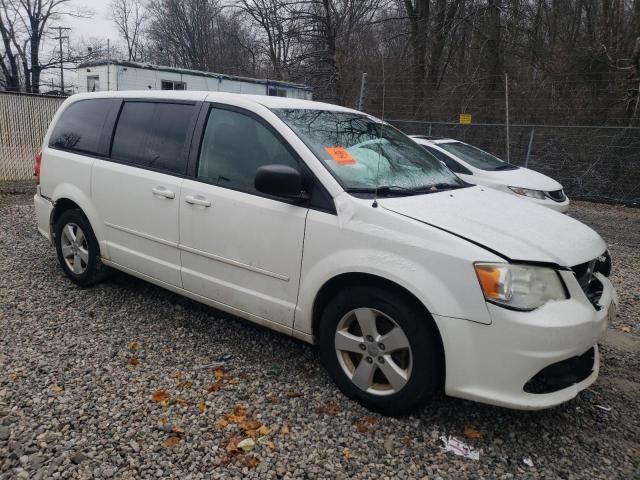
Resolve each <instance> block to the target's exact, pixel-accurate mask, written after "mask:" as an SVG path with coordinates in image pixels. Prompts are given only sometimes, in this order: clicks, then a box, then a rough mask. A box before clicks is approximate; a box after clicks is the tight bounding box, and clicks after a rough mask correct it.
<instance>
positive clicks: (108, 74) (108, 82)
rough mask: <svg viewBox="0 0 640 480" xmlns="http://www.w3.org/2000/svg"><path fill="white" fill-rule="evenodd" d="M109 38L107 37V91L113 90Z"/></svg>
mask: <svg viewBox="0 0 640 480" xmlns="http://www.w3.org/2000/svg"><path fill="white" fill-rule="evenodd" d="M110 47H111V46H110V44H109V39H108V38H107V91H109V90H111V68H110V64H111V48H110Z"/></svg>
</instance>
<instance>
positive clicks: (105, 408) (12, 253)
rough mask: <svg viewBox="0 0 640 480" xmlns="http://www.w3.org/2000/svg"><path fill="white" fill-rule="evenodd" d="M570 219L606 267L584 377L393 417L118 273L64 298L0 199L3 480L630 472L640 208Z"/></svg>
mask: <svg viewBox="0 0 640 480" xmlns="http://www.w3.org/2000/svg"><path fill="white" fill-rule="evenodd" d="M571 213H572V215H573V216H575V217H577V218H580V219H582V220H583V221H585V222H586V223H588V224H590V225H592V226H594V227H595V228H596V229H597V230H598V231H599V232H601V234H602V235H603V236H604V237H605V238H606V240H607V241H608V242H609V243H610V244H611V251H612V254H613V258H614V262H615V265H614V267H615V274H614V276H613V280H614V283H615V284H616V286H617V288H618V291H619V294H620V300H621V307H620V311H619V318H618V320H617V321H616V322H615V324H614V325H612V328H611V329H610V332H609V334H608V336H607V338H606V340H605V342H604V345H603V346H602V353H603V366H602V371H601V377H600V379H599V380H598V382H596V384H595V385H594V386H593V387H592V388H591V389H588V390H586V391H585V392H583V393H582V394H580V395H579V397H578V398H577V399H575V400H573V401H571V402H569V403H567V404H565V405H562V406H560V407H558V408H554V409H550V410H546V411H542V412H518V411H511V410H506V409H501V408H494V407H491V406H486V405H480V404H476V403H472V402H466V401H463V400H456V399H451V398H439V399H437V400H435V401H433V402H432V403H431V404H429V405H428V406H426V407H425V408H424V409H423V410H421V411H419V412H417V413H415V414H414V415H412V416H408V417H404V418H401V419H394V418H384V417H381V416H379V415H372V414H371V413H370V412H368V411H367V410H365V409H364V408H362V407H360V406H359V405H357V404H355V403H353V402H351V401H349V400H347V399H346V398H345V397H343V396H342V395H341V394H340V393H339V392H338V390H337V389H336V388H335V387H334V385H333V384H332V383H331V381H330V379H329V378H328V377H327V374H326V373H325V372H324V370H323V369H322V367H321V366H320V362H319V360H318V355H317V352H316V350H315V349H314V348H313V347H311V346H309V345H307V344H304V343H301V342H298V341H296V340H293V339H290V338H287V337H284V336H282V335H279V334H276V333H274V332H271V331H268V330H265V329H262V328H259V327H257V326H254V325H252V324H250V323H248V322H244V321H241V320H237V319H233V318H228V316H226V315H225V314H221V313H219V312H216V311H214V310H212V309H209V308H207V307H204V306H201V305H199V304H196V303H195V302H191V301H189V300H186V299H183V298H181V297H179V296H177V295H174V294H171V293H169V292H166V291H164V290H161V289H159V288H156V287H154V286H152V285H150V284H147V283H145V282H142V281H140V280H137V279H135V278H133V277H129V276H126V275H123V274H117V275H115V277H114V278H112V279H111V280H109V281H107V282H104V283H102V284H100V285H97V286H95V287H93V288H92V289H88V290H83V289H80V288H77V287H75V286H74V285H72V284H71V283H70V282H69V281H68V280H67V279H66V278H65V277H64V275H63V273H62V270H61V269H60V267H59V266H58V264H57V261H56V258H55V253H54V249H53V248H52V247H51V246H49V245H48V244H47V243H46V241H45V240H44V239H42V238H41V237H40V236H39V235H38V233H37V231H36V229H35V226H34V213H33V207H32V205H31V199H30V197H29V196H27V195H10V196H4V197H2V196H0V227H1V228H0V332H1V335H0V478H1V479H8V478H12V479H13V478H41V479H44V478H47V479H48V478H109V477H112V478H165V477H173V478H223V477H224V478H241V477H248V478H282V477H284V478H310V479H311V478H317V479H323V478H347V477H353V478H423V477H426V478H442V479H444V478H455V479H467V478H469V479H471V478H525V479H526V478H529V479H532V478H565V479H577V478H589V479H593V478H601V479H612V478H624V479H630V478H636V479H637V478H640V395H639V392H640V368H639V367H640V360H639V356H640V337H639V336H638V334H639V333H640V283H639V277H640V276H639V275H638V274H639V273H640V268H639V267H640V248H639V247H640V210H637V209H636V210H634V209H628V208H624V207H617V206H608V205H597V204H590V203H581V202H575V203H574V205H573V208H572V212H571ZM625 330H630V332H629V333H625ZM218 365H221V366H222V368H217V369H216V366H218ZM470 427H472V428H470ZM465 428H466V430H467V435H468V436H471V437H474V436H476V437H477V436H478V435H479V438H465ZM477 432H479V433H477ZM474 433H476V435H474ZM442 435H454V436H457V437H458V438H461V439H464V441H466V442H467V443H468V444H470V445H472V446H473V447H475V448H477V449H479V450H480V459H479V460H478V461H475V460H471V459H466V458H463V457H459V456H455V455H454V454H453V453H450V452H445V451H444V450H442V448H441V445H442V442H441V441H440V440H439V437H440V436H442ZM252 437H255V442H254V443H255V445H254V446H253V447H252V445H251V443H252V442H251V441H246V442H241V443H240V445H238V442H239V441H240V440H245V439H246V438H252ZM247 444H248V445H247ZM243 446H244V447H245V448H246V449H247V451H246V452H245V450H243V448H242V447H243ZM529 460H530V462H529Z"/></svg>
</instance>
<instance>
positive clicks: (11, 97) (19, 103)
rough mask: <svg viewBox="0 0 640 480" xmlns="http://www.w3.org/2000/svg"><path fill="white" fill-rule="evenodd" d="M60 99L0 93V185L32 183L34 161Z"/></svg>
mask: <svg viewBox="0 0 640 480" xmlns="http://www.w3.org/2000/svg"><path fill="white" fill-rule="evenodd" d="M63 101H64V98H63V97H52V96H46V95H29V94H24V93H8V92H0V181H2V182H6V181H11V182H19V181H24V180H31V179H33V159H34V156H35V154H36V152H37V151H38V150H39V149H40V146H41V145H42V139H43V138H44V135H45V133H46V132H47V128H48V127H49V122H51V119H52V118H53V115H54V114H55V113H56V110H58V107H59V106H60V104H61V103H62V102H63Z"/></svg>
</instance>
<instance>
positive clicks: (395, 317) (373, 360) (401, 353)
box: [34, 92, 617, 415]
mask: <svg viewBox="0 0 640 480" xmlns="http://www.w3.org/2000/svg"><path fill="white" fill-rule="evenodd" d="M36 176H37V179H38V190H37V194H36V195H35V198H34V201H35V211H36V216H37V224H38V229H39V231H40V232H41V233H42V234H43V235H44V236H45V237H46V238H48V239H50V240H51V241H52V242H53V244H54V245H55V247H56V249H57V255H58V259H59V261H60V264H61V266H62V268H63V269H64V271H65V273H66V274H67V276H68V277H69V278H70V279H71V280H72V281H73V282H75V283H77V284H79V285H81V286H88V285H91V284H93V283H95V282H96V281H98V280H100V279H102V278H104V276H105V273H106V272H107V271H108V269H109V268H114V269H118V270H122V271H124V272H127V273H129V274H131V275H134V276H136V277H139V278H141V279H143V280H146V281H149V282H152V283H154V284H157V285H160V286H162V287H164V288H167V289H168V290H171V291H173V292H177V293H179V294H182V295H185V296H187V297H190V298H192V299H195V300H198V301H200V302H203V303H206V304H208V305H211V306H213V307H216V308H218V309H220V310H223V311H226V312H230V313H232V314H235V315H237V316H240V317H243V318H245V319H248V320H250V321H253V322H256V323H258V324H261V325H266V326H268V327H270V328H272V329H274V330H277V331H279V332H283V333H285V334H288V335H293V336H295V337H297V338H300V339H302V340H305V341H307V342H310V343H316V344H317V345H318V347H319V350H320V354H321V358H322V361H323V363H324V364H325V366H326V368H327V370H328V372H329V374H330V375H331V377H332V378H333V379H334V381H335V382H336V384H337V385H338V387H339V388H340V389H341V390H342V391H343V392H344V393H345V394H346V395H348V396H349V397H351V398H353V399H355V400H357V401H359V402H361V403H362V404H364V405H365V406H367V407H368V408H370V409H373V410H377V411H380V412H383V413H385V414H389V415H398V414H401V413H403V412H407V411H408V410H410V409H412V408H415V407H417V406H419V405H421V404H423V403H424V402H425V401H426V400H427V399H428V398H429V397H431V396H432V395H434V394H437V393H438V392H440V391H444V392H445V393H446V394H448V395H450V396H454V397H460V398H466V399H471V400H476V401H479V402H485V403H490V404H494V405H501V406H505V407H511V408H518V409H540V408H546V407H551V406H553V405H557V404H559V403H561V402H564V401H567V400H569V399H571V398H573V397H574V396H575V395H576V394H577V393H578V392H579V391H581V390H583V389H584V388H586V387H587V386H589V385H590V384H592V383H593V382H594V381H595V379H596V377H597V376H598V369H599V356H598V347H597V343H598V339H599V338H600V337H601V336H602V334H603V332H604V331H605V330H606V328H607V325H608V323H609V321H610V319H611V317H612V316H613V315H614V312H615V305H616V303H617V300H616V294H615V291H614V289H613V287H612V285H611V283H610V281H609V279H608V278H607V277H608V275H609V272H610V267H611V261H610V257H609V254H608V252H607V247H606V245H605V243H604V241H603V240H602V238H600V236H599V235H598V234H597V233H595V232H594V231H593V230H591V229H590V228H588V227H587V226H585V225H583V224H582V223H580V222H578V221H576V220H574V219H572V218H569V217H567V216H565V215H561V214H559V213H557V212H555V211H552V210H549V209H546V208H540V207H539V206H537V205H535V204H532V203H528V202H522V201H520V200H517V199H516V198H513V197H512V196H509V195H506V194H504V193H500V192H497V191H495V190H492V189H488V188H484V187H478V186H471V185H469V184H467V183H465V182H463V181H461V180H460V179H458V177H456V176H455V175H454V174H453V173H451V171H450V170H449V169H448V168H446V167H444V166H443V165H442V164H441V163H440V162H439V161H438V160H436V159H435V158H434V157H432V156H431V155H430V154H429V153H428V152H426V151H425V150H424V149H423V148H421V147H420V146H419V145H417V144H416V143H415V142H414V141H413V140H411V139H410V138H409V137H407V136H405V135H404V134H402V133H400V132H399V131H398V130H396V129H395V128H393V127H392V126H390V125H388V124H386V123H384V122H382V121H380V120H378V119H376V118H373V117H371V116H368V115H366V114H363V113H360V112H357V111H354V110H350V109H347V108H343V107H339V106H335V105H329V104H324V103H317V102H311V101H305V100H293V99H289V98H279V97H267V96H248V95H237V94H228V93H211V92H110V93H90V94H82V95H74V96H72V97H70V98H69V99H67V100H66V101H65V102H64V104H63V105H62V106H61V107H60V109H59V111H58V113H57V114H56V115H55V117H54V119H53V121H52V123H51V126H50V128H49V130H48V132H47V134H46V137H45V139H44V143H43V145H42V151H41V152H39V153H38V154H37V156H36Z"/></svg>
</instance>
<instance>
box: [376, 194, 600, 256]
mask: <svg viewBox="0 0 640 480" xmlns="http://www.w3.org/2000/svg"><path fill="white" fill-rule="evenodd" d="M378 203H379V204H380V206H381V207H383V208H385V209H387V210H390V211H392V212H395V213H398V214H400V215H404V216H406V217H410V218H413V219H415V220H418V221H420V222H423V223H426V224H429V225H433V226H434V227H437V228H440V229H442V230H446V231H448V232H451V233H452V234H454V235H457V236H460V237H463V238H466V239H467V240H470V241H472V242H474V243H476V244H479V245H481V246H483V247H485V248H487V249H489V250H491V251H494V252H496V253H499V254H500V255H502V256H504V257H507V258H508V259H509V260H521V261H531V262H550V263H555V264H558V265H561V266H565V267H571V266H574V265H578V264H580V263H584V262H586V261H589V260H592V259H594V258H596V257H597V256H599V255H601V254H602V253H603V252H604V251H605V249H606V245H605V243H604V241H603V240H602V238H601V237H600V235H598V234H597V233H596V232H594V231H593V230H592V229H591V228H589V227H587V226H586V225H584V224H583V223H580V222H579V221H577V220H574V219H573V218H571V217H568V216H567V215H563V214H561V213H558V212H555V211H553V210H551V209H549V208H544V207H540V206H538V205H536V204H534V203H533V202H528V201H526V200H521V199H519V198H516V197H514V196H513V195H508V194H505V193H501V192H498V191H496V190H493V189H489V188H485V187H469V188H462V189H460V190H450V191H443V192H437V193H430V194H427V195H417V196H408V197H394V198H382V199H379V200H378Z"/></svg>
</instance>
